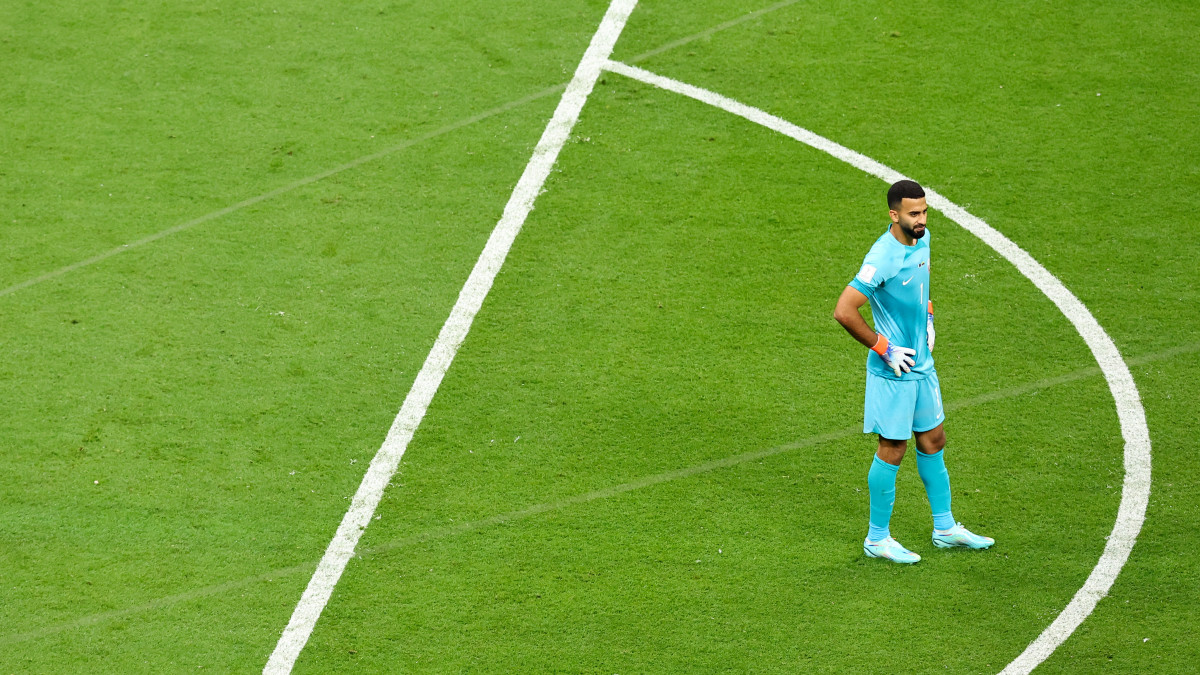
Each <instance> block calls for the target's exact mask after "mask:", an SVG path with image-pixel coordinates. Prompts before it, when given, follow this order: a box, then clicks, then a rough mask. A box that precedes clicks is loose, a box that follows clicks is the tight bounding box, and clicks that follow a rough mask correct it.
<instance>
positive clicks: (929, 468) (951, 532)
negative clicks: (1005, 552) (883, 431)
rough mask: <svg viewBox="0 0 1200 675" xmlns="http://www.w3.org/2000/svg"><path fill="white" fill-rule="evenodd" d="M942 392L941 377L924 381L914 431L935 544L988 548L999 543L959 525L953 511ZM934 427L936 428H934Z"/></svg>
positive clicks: (918, 473) (933, 374) (934, 376)
mask: <svg viewBox="0 0 1200 675" xmlns="http://www.w3.org/2000/svg"><path fill="white" fill-rule="evenodd" d="M944 417H945V416H944V414H943V409H942V392H941V387H940V385H939V383H938V379H937V373H932V374H931V375H930V377H929V378H927V379H926V380H924V381H922V382H921V384H920V387H919V391H918V393H917V407H916V412H915V414H914V418H913V428H914V429H915V430H916V437H917V475H919V476H920V477H921V482H922V483H924V484H925V494H926V496H928V497H929V510H930V511H931V512H932V514H933V528H934V529H933V543H934V544H935V545H936V546H938V547H940V548H948V547H951V546H964V547H967V548H987V547H989V546H991V545H992V544H993V543H995V541H994V540H993V539H992V538H990V537H981V536H979V535H976V534H973V533H972V532H971V531H970V530H968V529H967V528H965V527H963V526H962V525H960V524H958V523H956V522H955V520H954V514H953V512H952V511H951V510H950V473H949V472H948V471H947V470H946V461H945V448H946V430H945V427H944V425H943V424H942V420H943V419H944ZM930 425H936V426H932V428H930Z"/></svg>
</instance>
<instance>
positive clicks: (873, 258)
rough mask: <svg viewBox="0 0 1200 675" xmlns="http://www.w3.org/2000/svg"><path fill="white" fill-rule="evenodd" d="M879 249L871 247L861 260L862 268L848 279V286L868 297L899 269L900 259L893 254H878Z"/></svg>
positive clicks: (872, 295)
mask: <svg viewBox="0 0 1200 675" xmlns="http://www.w3.org/2000/svg"><path fill="white" fill-rule="evenodd" d="M880 253H881V251H878V250H877V249H875V248H872V249H871V251H870V252H869V253H867V257H866V258H865V259H864V260H863V264H862V268H860V269H859V270H858V274H856V275H854V278H853V279H851V280H850V284H849V285H850V286H851V287H852V288H854V289H855V290H857V291H858V292H859V293H862V294H863V295H865V296H867V297H868V298H870V297H874V295H875V289H877V288H879V287H880V286H883V285H884V284H885V283H887V282H888V281H889V280H890V279H892V278H893V277H895V276H896V273H897V272H899V271H900V263H902V262H903V261H902V260H896V259H895V258H894V257H893V256H888V255H880Z"/></svg>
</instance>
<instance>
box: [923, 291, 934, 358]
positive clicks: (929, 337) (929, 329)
mask: <svg viewBox="0 0 1200 675" xmlns="http://www.w3.org/2000/svg"><path fill="white" fill-rule="evenodd" d="M925 317H926V318H925V334H926V339H925V342H926V344H928V345H929V351H931V352H932V351H933V338H934V334H933V301H932V300H930V301H929V312H928V313H927V314H926V315H925Z"/></svg>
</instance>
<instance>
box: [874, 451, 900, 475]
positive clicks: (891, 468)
mask: <svg viewBox="0 0 1200 675" xmlns="http://www.w3.org/2000/svg"><path fill="white" fill-rule="evenodd" d="M871 464H872V465H873V466H881V467H883V468H885V469H887V470H888V471H891V472H892V473H896V472H898V471H899V470H900V467H898V466H893V465H891V464H888V463H887V462H885V461H883V460H882V459H879V455H875V461H873V462H871Z"/></svg>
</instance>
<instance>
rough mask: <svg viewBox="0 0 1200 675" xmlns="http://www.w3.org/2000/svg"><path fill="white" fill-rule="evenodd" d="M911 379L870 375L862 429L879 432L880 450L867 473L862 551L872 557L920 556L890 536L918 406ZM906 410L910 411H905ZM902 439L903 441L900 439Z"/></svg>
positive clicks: (914, 559) (906, 558)
mask: <svg viewBox="0 0 1200 675" xmlns="http://www.w3.org/2000/svg"><path fill="white" fill-rule="evenodd" d="M911 384H912V383H911V382H899V381H896V380H889V379H887V378H882V377H878V376H875V375H872V374H870V373H868V374H867V396H866V405H865V407H864V415H863V431H864V432H865V433H876V434H879V450H878V451H877V452H876V453H875V457H874V458H872V460H871V469H870V471H868V472H867V487H868V491H869V493H870V497H871V517H870V522H869V524H868V529H867V538H866V539H865V540H864V541H863V552H864V553H866V554H867V555H868V556H870V557H872V558H887V559H888V560H893V561H895V562H901V563H915V562H917V561H918V560H920V559H921V556H919V555H917V554H916V553H913V552H912V551H909V550H908V549H906V548H904V547H903V546H901V545H900V543H899V542H897V541H896V540H895V539H893V538H892V536H891V531H890V529H889V526H890V523H891V520H892V508H893V506H895V503H896V473H897V471H899V469H900V461H901V460H902V459H904V452H905V450H906V449H907V447H908V437H909V436H910V435H911V434H912V411H913V409H914V407H915V405H916V393H915V390H914V389H913V388H912V387H911V386H909V385H911ZM906 411H907V412H906ZM901 439H903V440H901Z"/></svg>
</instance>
